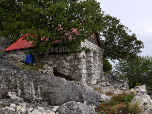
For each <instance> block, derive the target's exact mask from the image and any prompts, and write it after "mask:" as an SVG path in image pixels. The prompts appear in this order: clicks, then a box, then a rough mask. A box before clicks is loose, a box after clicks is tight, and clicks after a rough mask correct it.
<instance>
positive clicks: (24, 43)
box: [4, 28, 101, 51]
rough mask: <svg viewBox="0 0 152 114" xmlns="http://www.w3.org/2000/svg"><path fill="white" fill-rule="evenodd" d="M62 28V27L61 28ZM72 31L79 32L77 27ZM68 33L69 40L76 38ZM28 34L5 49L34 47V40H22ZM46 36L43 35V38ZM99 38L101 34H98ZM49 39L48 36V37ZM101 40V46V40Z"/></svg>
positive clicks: (56, 41)
mask: <svg viewBox="0 0 152 114" xmlns="http://www.w3.org/2000/svg"><path fill="white" fill-rule="evenodd" d="M60 29H61V28H60ZM72 32H75V33H76V34H78V32H77V30H76V29H74V28H73V29H72ZM65 34H66V35H69V40H72V39H74V38H72V36H71V35H70V33H69V32H68V33H65ZM27 35H28V33H27V34H25V35H24V36H22V37H21V38H19V39H18V40H17V41H16V42H14V43H13V44H12V45H11V46H9V47H8V48H7V49H5V50H4V51H11V50H18V49H25V48H31V47H34V46H32V43H33V41H29V42H27V41H26V40H22V39H23V38H24V37H26V36H27ZM44 38H45V37H41V40H43V39H44ZM97 39H98V40H99V36H97ZM46 40H48V38H47V39H46ZM58 42H59V41H58V40H55V41H54V43H58ZM98 42H99V46H100V47H101V44H100V41H98ZM50 44H53V42H51V43H50Z"/></svg>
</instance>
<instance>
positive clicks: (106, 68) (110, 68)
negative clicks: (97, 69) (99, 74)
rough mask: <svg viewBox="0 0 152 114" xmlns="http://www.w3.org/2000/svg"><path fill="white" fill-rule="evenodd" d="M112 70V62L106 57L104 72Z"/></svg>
mask: <svg viewBox="0 0 152 114" xmlns="http://www.w3.org/2000/svg"><path fill="white" fill-rule="evenodd" d="M111 70H112V65H111V64H110V62H109V61H108V60H106V59H104V60H103V71H104V72H109V71H111Z"/></svg>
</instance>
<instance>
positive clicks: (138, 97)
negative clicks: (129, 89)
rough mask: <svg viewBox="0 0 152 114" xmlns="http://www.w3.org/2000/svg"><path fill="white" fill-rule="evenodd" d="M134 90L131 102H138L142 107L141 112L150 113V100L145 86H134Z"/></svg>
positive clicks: (151, 103)
mask: <svg viewBox="0 0 152 114" xmlns="http://www.w3.org/2000/svg"><path fill="white" fill-rule="evenodd" d="M133 91H134V94H135V96H134V98H133V101H132V102H138V103H139V106H141V107H142V109H143V110H142V112H141V114H152V100H151V98H150V96H149V95H147V91H146V86H145V85H142V86H136V87H135V89H134V90H133Z"/></svg>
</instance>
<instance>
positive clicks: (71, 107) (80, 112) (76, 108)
mask: <svg viewBox="0 0 152 114" xmlns="http://www.w3.org/2000/svg"><path fill="white" fill-rule="evenodd" d="M57 112H58V113H57V114H97V113H96V112H95V110H94V108H93V107H92V106H88V105H86V104H83V103H80V102H75V101H70V102H67V103H64V104H63V105H61V106H60V107H59V108H58V109H57Z"/></svg>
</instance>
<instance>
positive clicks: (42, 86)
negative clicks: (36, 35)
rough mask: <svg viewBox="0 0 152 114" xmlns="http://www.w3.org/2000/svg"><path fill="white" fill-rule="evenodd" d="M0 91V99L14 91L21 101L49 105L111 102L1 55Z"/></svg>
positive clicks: (94, 93)
mask: <svg viewBox="0 0 152 114" xmlns="http://www.w3.org/2000/svg"><path fill="white" fill-rule="evenodd" d="M0 88H1V89H0V98H1V99H2V98H4V97H5V96H6V94H7V92H8V91H13V92H15V93H16V94H17V96H19V97H22V98H23V99H27V100H32V99H34V100H38V101H39V100H41V101H48V102H49V104H50V105H52V106H55V105H57V106H59V105H62V104H63V103H66V102H69V101H76V102H81V103H84V102H86V104H89V105H95V106H99V104H100V103H102V102H103V101H105V100H106V101H108V100H109V99H110V98H109V97H108V96H106V95H103V94H100V93H99V92H96V91H94V90H93V89H91V88H88V87H87V86H86V87H83V86H80V85H77V84H75V83H73V82H70V81H67V80H65V79H62V78H58V77H56V76H54V75H49V74H41V73H38V72H35V71H30V70H25V69H24V70H23V69H21V68H18V67H16V66H14V64H13V63H12V62H10V61H8V60H7V59H6V58H5V57H3V56H2V55H1V54H0ZM105 98H106V99H105Z"/></svg>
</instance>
